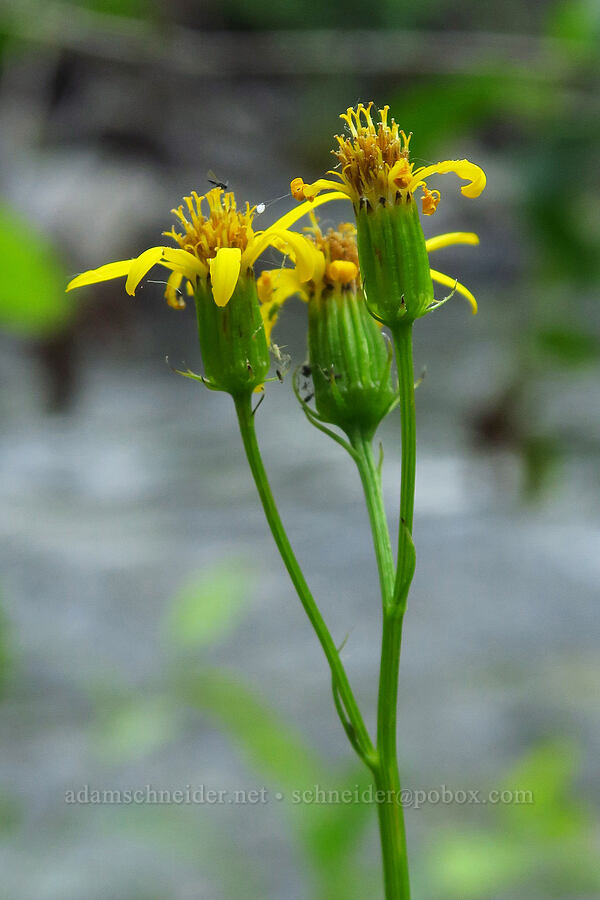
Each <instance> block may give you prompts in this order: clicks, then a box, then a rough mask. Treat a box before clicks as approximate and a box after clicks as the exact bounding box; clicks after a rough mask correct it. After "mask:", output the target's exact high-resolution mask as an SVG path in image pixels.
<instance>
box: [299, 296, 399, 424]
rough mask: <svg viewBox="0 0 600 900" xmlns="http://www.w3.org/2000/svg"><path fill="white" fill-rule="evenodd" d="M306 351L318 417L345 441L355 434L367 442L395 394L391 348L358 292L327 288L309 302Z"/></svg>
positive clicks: (389, 406) (386, 411)
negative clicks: (331, 426)
mask: <svg viewBox="0 0 600 900" xmlns="http://www.w3.org/2000/svg"><path fill="white" fill-rule="evenodd" d="M308 348H309V363H310V368H311V374H312V380H313V386H314V394H315V406H316V410H317V413H318V415H319V417H320V418H321V419H322V420H323V421H325V422H330V423H332V424H333V425H337V426H338V427H339V428H341V429H342V430H343V431H344V432H345V433H346V434H347V435H348V437H349V438H350V439H352V436H353V435H355V434H357V433H360V434H362V435H363V437H365V438H369V439H370V438H371V437H372V436H373V434H374V432H375V430H376V428H377V426H378V425H379V423H380V422H381V420H382V419H383V418H384V416H385V415H386V414H387V413H388V412H389V410H390V408H391V406H392V404H393V403H394V399H395V396H396V392H395V390H394V387H393V385H392V379H391V362H392V350H391V346H390V345H389V343H388V342H387V341H386V339H385V337H384V336H383V334H382V333H381V330H380V328H379V327H378V325H377V324H376V322H375V321H374V319H373V318H372V316H371V315H370V314H369V311H368V310H367V307H366V304H365V300H364V295H363V293H362V291H361V290H360V289H359V290H356V289H354V288H351V289H343V287H342V289H335V288H333V289H331V290H329V291H328V290H325V291H323V292H321V293H319V294H316V295H315V296H313V297H311V298H310V300H309V303H308Z"/></svg>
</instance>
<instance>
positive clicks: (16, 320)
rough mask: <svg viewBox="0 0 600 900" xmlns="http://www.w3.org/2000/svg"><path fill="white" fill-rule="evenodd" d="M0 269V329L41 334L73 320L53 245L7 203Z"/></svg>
mask: <svg viewBox="0 0 600 900" xmlns="http://www.w3.org/2000/svg"><path fill="white" fill-rule="evenodd" d="M0 271H1V272H2V277H1V278H0V329H2V330H5V331H8V332H12V333H14V334H18V335H21V336H24V337H36V338H40V337H43V338H46V337H53V336H54V335H56V334H58V333H59V332H61V331H62V330H64V329H65V328H66V327H67V325H68V324H69V323H70V322H71V321H72V319H73V315H74V312H75V301H74V300H73V298H72V297H71V296H70V295H68V294H65V285H66V281H67V279H66V274H65V270H64V268H63V267H62V266H61V264H60V262H59V261H58V258H57V253H56V250H55V249H54V247H53V246H52V244H51V243H50V242H49V241H48V240H47V239H46V238H44V237H43V236H42V235H41V234H40V233H38V232H37V231H36V229H34V228H32V226H31V224H30V223H29V222H28V221H27V220H25V219H24V218H23V217H22V216H20V215H18V214H17V213H16V212H15V211H14V210H12V209H10V208H9V207H8V206H0Z"/></svg>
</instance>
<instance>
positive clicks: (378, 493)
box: [350, 432, 396, 606]
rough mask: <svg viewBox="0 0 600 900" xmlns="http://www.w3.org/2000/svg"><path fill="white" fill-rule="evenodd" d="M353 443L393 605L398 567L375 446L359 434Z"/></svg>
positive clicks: (386, 597)
mask: <svg viewBox="0 0 600 900" xmlns="http://www.w3.org/2000/svg"><path fill="white" fill-rule="evenodd" d="M350 443H351V445H352V448H353V450H354V460H355V462H356V467H357V469H358V473H359V475H360V480H361V482H362V486H363V492H364V495H365V502H366V505H367V512H368V514H369V522H370V524H371V532H372V534H373V546H374V549H375V558H376V560H377V569H378V571H379V584H380V587H381V598H382V602H383V605H384V606H386V605H388V604H389V603H390V602H391V599H392V596H393V592H394V584H395V580H396V566H395V564H394V555H393V553H392V545H391V542H390V533H389V528H388V524H387V518H386V514H385V506H384V503H383V494H382V490H381V477H380V474H379V471H378V469H377V463H376V462H375V459H374V456H373V445H372V442H371V440H370V439H369V438H368V437H365V435H363V434H361V433H360V432H359V433H358V434H355V435H353V436H352V438H351V440H350Z"/></svg>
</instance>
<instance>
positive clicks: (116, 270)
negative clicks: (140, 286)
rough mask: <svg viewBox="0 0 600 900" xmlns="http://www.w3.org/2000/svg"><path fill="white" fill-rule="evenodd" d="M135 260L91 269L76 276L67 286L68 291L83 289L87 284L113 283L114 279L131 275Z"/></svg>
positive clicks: (125, 260) (124, 260)
mask: <svg viewBox="0 0 600 900" xmlns="http://www.w3.org/2000/svg"><path fill="white" fill-rule="evenodd" d="M133 262H134V260H133V259H123V260H121V261H120V262H112V263H107V264H106V265H105V266H100V268H99V269H90V270H89V271H88V272H82V273H81V275H76V276H75V278H73V279H72V280H71V281H70V282H69V283H68V285H67V287H66V290H67V291H72V290H73V289H74V288H78V287H83V286H84V285H86V284H98V282H99V281H111V279H113V278H122V277H123V275H128V274H129V269H130V268H131V264H132V263H133Z"/></svg>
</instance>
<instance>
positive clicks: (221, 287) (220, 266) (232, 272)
mask: <svg viewBox="0 0 600 900" xmlns="http://www.w3.org/2000/svg"><path fill="white" fill-rule="evenodd" d="M241 262H242V251H241V250H240V248H239V247H220V248H219V250H217V255H216V256H215V257H213V259H210V260H209V261H208V264H209V266H210V280H211V284H212V292H213V297H214V300H215V303H216V304H217V306H227V304H228V303H229V301H230V300H231V295H232V294H233V292H234V290H235V286H236V284H237V281H238V278H239V277H240V267H241Z"/></svg>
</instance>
